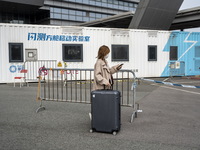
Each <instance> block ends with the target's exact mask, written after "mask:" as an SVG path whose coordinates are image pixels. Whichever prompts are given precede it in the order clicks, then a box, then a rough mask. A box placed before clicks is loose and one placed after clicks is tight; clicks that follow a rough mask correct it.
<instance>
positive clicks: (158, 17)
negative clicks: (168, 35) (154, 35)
mask: <svg viewBox="0 0 200 150" xmlns="http://www.w3.org/2000/svg"><path fill="white" fill-rule="evenodd" d="M182 3H183V0H168V1H167V0H141V1H140V3H139V5H138V7H137V9H136V12H135V15H134V16H133V18H132V20H131V23H130V24H129V28H130V29H153V30H169V28H170V26H171V24H172V22H173V20H174V18H175V16H176V14H177V12H178V10H179V8H180V6H181V4H182Z"/></svg>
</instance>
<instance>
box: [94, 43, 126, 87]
mask: <svg viewBox="0 0 200 150" xmlns="http://www.w3.org/2000/svg"><path fill="white" fill-rule="evenodd" d="M109 53H110V49H109V48H108V47H107V46H105V45H103V46H101V47H100V48H99V51H98V56H97V58H98V59H97V61H96V64H95V66H94V85H93V90H99V89H104V88H105V89H110V88H111V86H112V85H113V80H112V74H113V73H115V72H117V71H118V70H120V69H121V67H122V65H116V66H113V67H111V68H109V66H108V62H107V60H106V59H107V58H108V56H109Z"/></svg>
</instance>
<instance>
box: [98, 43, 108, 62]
mask: <svg viewBox="0 0 200 150" xmlns="http://www.w3.org/2000/svg"><path fill="white" fill-rule="evenodd" d="M108 53H110V49H109V47H108V46H106V45H103V46H101V47H100V48H99V51H98V56H97V58H98V59H104V57H105V56H106V55H107V54H108Z"/></svg>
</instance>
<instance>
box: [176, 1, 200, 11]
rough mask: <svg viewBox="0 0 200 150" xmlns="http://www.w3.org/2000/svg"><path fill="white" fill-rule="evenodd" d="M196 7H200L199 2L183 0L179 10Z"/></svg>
mask: <svg viewBox="0 0 200 150" xmlns="http://www.w3.org/2000/svg"><path fill="white" fill-rule="evenodd" d="M198 6H200V0H184V1H183V3H182V5H181V8H180V10H182V9H187V8H192V7H198Z"/></svg>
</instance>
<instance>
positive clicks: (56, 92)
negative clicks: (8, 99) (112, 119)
mask: <svg viewBox="0 0 200 150" xmlns="http://www.w3.org/2000/svg"><path fill="white" fill-rule="evenodd" d="M40 74H41V75H42V76H41V78H40V80H39V84H38V99H39V100H41V104H40V107H39V108H38V109H37V111H36V112H38V111H39V110H41V109H45V107H43V106H42V101H43V100H45V101H61V102H73V103H88V104H90V103H91V94H90V93H91V91H92V84H93V78H94V70H93V69H69V68H65V69H55V68H43V69H42V70H41V72H40ZM113 78H114V85H113V89H114V90H119V91H120V92H121V105H122V106H128V107H132V108H133V113H132V115H131V119H130V121H131V122H132V121H133V118H134V117H137V112H139V111H138V109H139V104H137V103H136V102H135V97H136V85H137V84H136V77H135V74H134V72H133V71H131V70H124V69H123V70H120V71H119V72H117V73H115V74H113Z"/></svg>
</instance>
